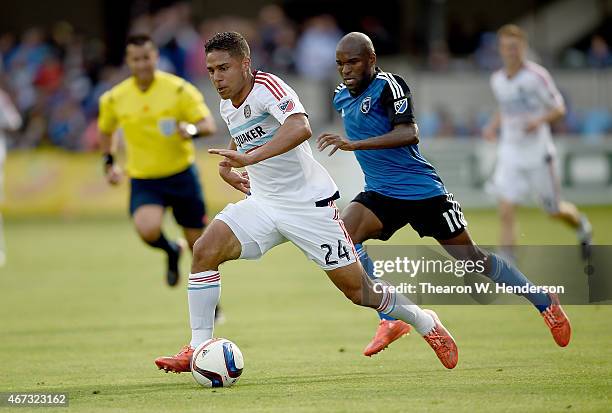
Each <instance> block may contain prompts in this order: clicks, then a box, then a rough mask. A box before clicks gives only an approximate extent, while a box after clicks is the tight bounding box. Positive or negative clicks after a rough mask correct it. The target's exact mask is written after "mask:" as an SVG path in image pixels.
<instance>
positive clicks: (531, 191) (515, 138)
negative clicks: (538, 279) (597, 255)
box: [483, 24, 591, 259]
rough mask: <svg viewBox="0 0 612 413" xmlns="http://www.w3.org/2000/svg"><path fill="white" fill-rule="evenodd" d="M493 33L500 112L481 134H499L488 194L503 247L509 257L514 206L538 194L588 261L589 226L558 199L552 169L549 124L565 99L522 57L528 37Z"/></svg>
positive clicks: (509, 29) (510, 28)
mask: <svg viewBox="0 0 612 413" xmlns="http://www.w3.org/2000/svg"><path fill="white" fill-rule="evenodd" d="M497 34H498V46H499V53H500V55H501V58H502V60H503V64H504V66H503V68H502V69H500V70H498V71H496V72H495V73H493V75H492V76H491V88H492V89H493V93H494V95H495V99H496V100H497V102H498V104H499V110H498V111H496V113H495V115H494V116H493V117H492V119H491V120H490V122H489V123H488V125H487V126H486V127H485V128H484V129H483V135H484V137H485V138H486V139H489V140H494V139H495V138H496V135H497V130H498V129H500V132H501V133H500V141H499V146H498V151H497V165H496V169H495V172H494V174H493V178H492V180H491V182H490V183H489V189H491V190H492V192H494V193H495V195H496V196H497V197H498V199H499V213H500V218H501V224H502V231H501V245H502V247H505V248H507V249H508V250H509V253H510V254H511V251H512V247H513V246H514V244H515V243H516V235H515V219H514V216H515V205H516V204H520V203H523V202H525V201H526V200H527V198H528V197H529V195H536V196H537V197H538V198H539V201H540V203H541V204H542V206H543V208H544V210H545V211H546V212H547V213H548V214H549V215H550V216H551V217H553V218H556V219H558V220H560V221H562V222H565V223H566V224H568V225H570V226H571V227H572V228H574V229H575V230H576V231H577V234H578V238H579V241H580V244H581V246H582V252H583V256H584V258H585V259H586V258H588V256H589V253H590V244H591V225H590V223H589V221H588V219H587V218H586V216H585V215H583V214H581V213H580V212H579V211H578V209H577V208H576V206H575V205H574V204H571V203H569V202H566V201H563V200H561V195H560V192H559V186H560V184H559V179H558V177H557V175H556V170H555V164H556V154H555V146H554V144H553V141H552V137H551V132H550V123H551V122H554V121H556V120H558V119H561V118H562V117H563V116H564V115H565V104H564V102H563V97H562V96H561V94H560V93H559V90H558V89H557V87H556V86H555V83H554V82H553V80H552V77H551V76H550V74H549V73H548V71H547V70H546V69H544V68H543V67H542V66H540V65H538V64H536V63H533V62H531V61H528V60H527V59H526V58H525V53H526V49H527V37H526V34H525V32H524V31H523V30H522V29H521V28H519V27H518V26H515V25H512V24H509V25H505V26H503V27H502V28H500V29H499V31H498V33H497Z"/></svg>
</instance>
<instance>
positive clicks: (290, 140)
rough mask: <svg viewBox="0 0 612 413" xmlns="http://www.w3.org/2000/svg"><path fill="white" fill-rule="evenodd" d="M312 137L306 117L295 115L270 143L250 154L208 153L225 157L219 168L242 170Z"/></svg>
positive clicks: (230, 152)
mask: <svg viewBox="0 0 612 413" xmlns="http://www.w3.org/2000/svg"><path fill="white" fill-rule="evenodd" d="M311 136H312V130H311V129H310V123H309V122H308V118H307V117H306V115H305V114H303V113H295V114H293V115H291V116H289V117H288V118H287V119H286V120H285V122H284V123H283V125H282V126H281V127H280V128H279V129H278V131H277V132H276V134H275V135H274V138H272V140H271V141H270V142H268V143H266V144H265V145H262V146H260V147H259V148H257V149H255V150H253V151H251V152H249V153H240V152H238V151H236V150H231V149H209V150H208V152H209V153H212V154H215V155H221V156H225V158H226V159H224V160H223V161H221V162H220V163H219V166H224V167H234V168H241V167H243V166H248V165H253V164H256V163H257V162H261V161H263V160H266V159H268V158H272V157H274V156H276V155H280V154H282V153H285V152H288V151H290V150H291V149H293V148H295V147H296V146H298V145H299V144H301V143H302V142H304V141H306V140H308V138H310V137H311Z"/></svg>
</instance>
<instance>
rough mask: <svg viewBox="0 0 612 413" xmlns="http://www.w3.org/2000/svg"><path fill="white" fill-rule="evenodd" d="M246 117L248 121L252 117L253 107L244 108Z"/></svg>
mask: <svg viewBox="0 0 612 413" xmlns="http://www.w3.org/2000/svg"><path fill="white" fill-rule="evenodd" d="M244 117H245V118H246V119H248V118H250V117H251V105H246V106H245V107H244Z"/></svg>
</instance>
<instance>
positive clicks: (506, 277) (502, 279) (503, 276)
mask: <svg viewBox="0 0 612 413" xmlns="http://www.w3.org/2000/svg"><path fill="white" fill-rule="evenodd" d="M489 260H490V263H491V274H488V276H489V278H491V279H492V280H493V281H495V283H496V284H506V285H511V286H522V285H533V284H532V283H531V281H529V280H528V279H527V277H525V275H524V274H523V273H522V272H520V271H519V270H518V269H517V268H516V267H514V266H512V265H511V264H508V263H507V262H506V261H504V260H503V259H502V258H501V257H500V256H498V255H496V254H489ZM521 295H522V296H523V297H525V298H526V299H528V300H529V301H530V302H531V303H532V304H533V305H534V306H535V307H536V308H537V309H538V311H539V312H543V311H544V310H546V307H548V306H549V305H550V297H548V295H547V294H544V293H527V294H521Z"/></svg>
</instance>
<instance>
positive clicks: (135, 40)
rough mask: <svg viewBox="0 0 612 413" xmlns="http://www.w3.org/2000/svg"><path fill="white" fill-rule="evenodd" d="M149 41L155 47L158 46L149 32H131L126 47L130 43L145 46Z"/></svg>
mask: <svg viewBox="0 0 612 413" xmlns="http://www.w3.org/2000/svg"><path fill="white" fill-rule="evenodd" d="M147 43H151V45H152V46H153V47H154V48H157V46H155V42H154V41H153V39H152V38H151V36H149V35H148V34H145V33H136V34H130V35H129V36H128V38H127V40H126V42H125V47H128V46H129V45H134V46H144V45H145V44H147Z"/></svg>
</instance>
